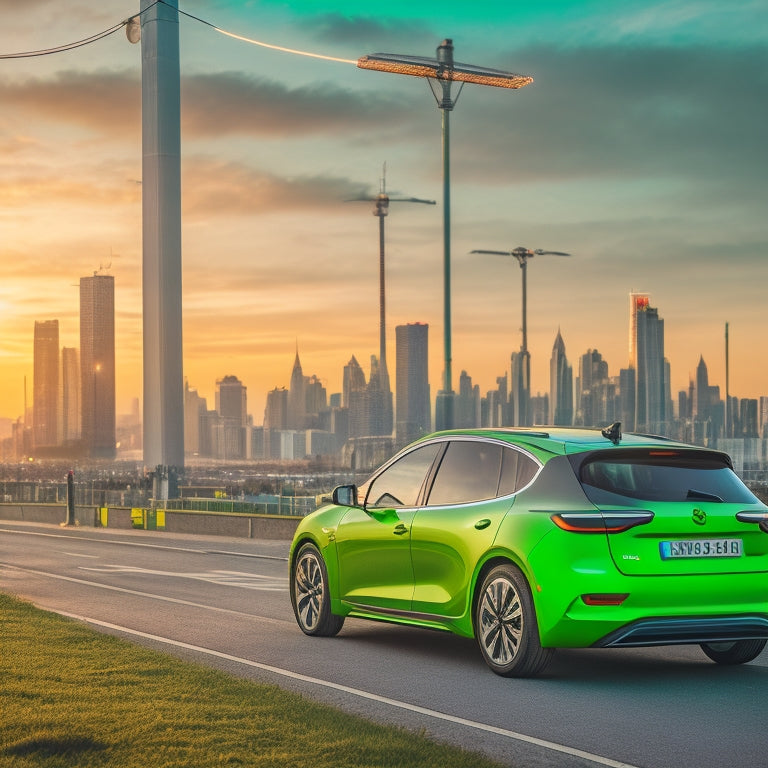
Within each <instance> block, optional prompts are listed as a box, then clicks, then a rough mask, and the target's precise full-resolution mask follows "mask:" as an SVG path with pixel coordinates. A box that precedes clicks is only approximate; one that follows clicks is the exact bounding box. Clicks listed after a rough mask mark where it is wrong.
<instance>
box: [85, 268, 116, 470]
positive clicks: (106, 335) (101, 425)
mask: <svg viewBox="0 0 768 768" xmlns="http://www.w3.org/2000/svg"><path fill="white" fill-rule="evenodd" d="M80 392H81V409H82V410H81V413H82V431H81V436H82V440H83V446H84V448H85V450H86V451H87V452H88V454H89V455H90V456H92V457H93V458H103V459H114V458H115V456H116V454H117V451H116V447H115V445H116V443H115V278H114V277H112V275H99V274H96V273H94V275H93V277H81V278H80Z"/></svg>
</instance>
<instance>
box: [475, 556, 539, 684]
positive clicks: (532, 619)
mask: <svg viewBox="0 0 768 768" xmlns="http://www.w3.org/2000/svg"><path fill="white" fill-rule="evenodd" d="M474 618H475V637H476V638H477V642H478V645H479V646H480V651H481V653H482V654H483V658H484V659H485V661H486V663H487V664H488V666H489V667H490V668H491V669H492V670H493V671H494V672H495V673H496V674H497V675H502V676H504V677H532V676H533V675H536V674H538V673H539V672H541V671H542V670H543V669H544V667H545V666H546V665H547V664H548V663H549V660H550V658H551V657H552V653H553V651H552V649H551V648H542V647H541V642H540V641H539V627H538V624H537V623H536V612H535V610H534V607H533V599H532V598H531V591H530V589H529V587H528V582H527V581H526V579H525V577H524V576H523V574H522V573H521V572H520V570H519V569H517V568H516V567H515V566H513V565H511V564H508V563H504V564H502V565H497V566H495V567H494V568H492V569H491V570H490V571H489V572H488V573H487V574H486V576H485V578H484V579H483V580H482V583H481V585H480V591H479V593H478V599H477V602H476V606H475V617H474Z"/></svg>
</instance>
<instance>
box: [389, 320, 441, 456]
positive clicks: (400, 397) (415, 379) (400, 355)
mask: <svg viewBox="0 0 768 768" xmlns="http://www.w3.org/2000/svg"><path fill="white" fill-rule="evenodd" d="M395 343H396V349H395V366H396V371H395V393H396V394H395V398H396V399H395V413H396V417H395V418H396V429H395V432H396V439H397V442H398V444H400V445H403V444H405V443H408V442H410V441H411V440H415V439H416V438H417V437H420V436H421V435H423V434H426V433H427V432H430V431H431V429H432V410H431V405H430V402H431V401H430V396H429V325H427V324H426V323H408V324H407V325H398V326H397V327H396V328H395Z"/></svg>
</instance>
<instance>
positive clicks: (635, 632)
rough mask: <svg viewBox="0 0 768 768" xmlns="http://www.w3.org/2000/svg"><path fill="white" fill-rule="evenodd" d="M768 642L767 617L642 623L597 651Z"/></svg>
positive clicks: (612, 637) (607, 637) (618, 631)
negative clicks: (735, 642)
mask: <svg viewBox="0 0 768 768" xmlns="http://www.w3.org/2000/svg"><path fill="white" fill-rule="evenodd" d="M764 639H768V614H745V615H740V616H685V617H673V616H670V617H657V618H647V619H639V620H637V621H633V622H631V623H630V624H626V625H625V626H623V627H620V628H619V629H616V630H614V631H613V632H610V633H608V634H607V635H605V636H604V637H602V638H601V639H600V640H598V641H597V642H596V643H594V644H593V647H595V648H632V647H637V646H648V645H686V644H698V643H718V642H729V641H733V640H764Z"/></svg>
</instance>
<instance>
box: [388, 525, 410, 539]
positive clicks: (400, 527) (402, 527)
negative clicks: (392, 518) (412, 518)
mask: <svg viewBox="0 0 768 768" xmlns="http://www.w3.org/2000/svg"><path fill="white" fill-rule="evenodd" d="M392 533H394V534H395V536H402V535H403V534H404V533H408V529H407V528H406V527H405V525H403V523H400V524H398V525H396V526H395V527H394V528H393V529H392Z"/></svg>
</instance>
